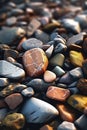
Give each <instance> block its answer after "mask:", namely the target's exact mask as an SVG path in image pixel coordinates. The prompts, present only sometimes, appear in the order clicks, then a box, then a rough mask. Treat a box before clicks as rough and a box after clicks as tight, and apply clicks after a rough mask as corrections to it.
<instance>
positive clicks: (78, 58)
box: [70, 51, 84, 67]
mask: <svg viewBox="0 0 87 130" xmlns="http://www.w3.org/2000/svg"><path fill="white" fill-rule="evenodd" d="M70 60H71V63H72V64H73V65H75V66H80V67H82V63H83V61H84V57H83V55H82V53H81V52H77V51H70Z"/></svg>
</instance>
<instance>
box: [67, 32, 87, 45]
mask: <svg viewBox="0 0 87 130" xmlns="http://www.w3.org/2000/svg"><path fill="white" fill-rule="evenodd" d="M85 35H86V33H85V32H81V33H79V34H77V35H73V36H72V37H70V38H69V39H68V40H67V42H66V44H67V46H70V45H71V44H77V45H79V44H80V43H82V42H83V39H84V36H85Z"/></svg>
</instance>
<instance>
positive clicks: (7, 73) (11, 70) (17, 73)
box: [0, 60, 25, 79]
mask: <svg viewBox="0 0 87 130" xmlns="http://www.w3.org/2000/svg"><path fill="white" fill-rule="evenodd" d="M0 76H3V77H6V78H11V79H20V78H23V77H24V76H25V71H24V70H23V69H21V68H19V67H17V66H15V65H13V64H11V63H10V62H7V61H5V60H0Z"/></svg>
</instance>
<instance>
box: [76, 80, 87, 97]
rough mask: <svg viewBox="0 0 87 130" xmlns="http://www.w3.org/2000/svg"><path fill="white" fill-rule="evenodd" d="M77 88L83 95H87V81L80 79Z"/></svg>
mask: <svg viewBox="0 0 87 130" xmlns="http://www.w3.org/2000/svg"><path fill="white" fill-rule="evenodd" d="M77 88H78V89H79V91H80V92H81V93H82V94H84V95H87V79H84V78H81V79H79V81H78V82H77Z"/></svg>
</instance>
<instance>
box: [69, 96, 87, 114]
mask: <svg viewBox="0 0 87 130" xmlns="http://www.w3.org/2000/svg"><path fill="white" fill-rule="evenodd" d="M67 102H68V103H69V104H70V105H71V106H72V107H73V108H75V109H77V110H78V111H81V112H83V111H84V109H85V108H86V107H87V96H84V95H80V94H74V95H72V96H70V97H69V98H68V100H67Z"/></svg>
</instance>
